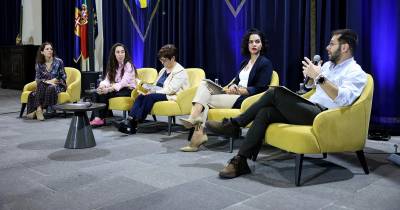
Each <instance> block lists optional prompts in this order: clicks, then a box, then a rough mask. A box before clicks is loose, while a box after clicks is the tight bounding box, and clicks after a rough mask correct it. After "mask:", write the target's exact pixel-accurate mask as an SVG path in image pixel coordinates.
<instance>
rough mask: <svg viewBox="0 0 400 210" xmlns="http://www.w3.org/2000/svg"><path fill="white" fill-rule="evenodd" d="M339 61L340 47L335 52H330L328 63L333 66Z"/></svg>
mask: <svg viewBox="0 0 400 210" xmlns="http://www.w3.org/2000/svg"><path fill="white" fill-rule="evenodd" d="M339 59H340V45H339V47H338V49H337V50H335V51H334V52H332V54H331V57H330V58H329V60H330V61H332V62H333V63H334V64H337V62H338V61H339Z"/></svg>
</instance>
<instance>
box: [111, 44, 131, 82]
mask: <svg viewBox="0 0 400 210" xmlns="http://www.w3.org/2000/svg"><path fill="white" fill-rule="evenodd" d="M117 47H122V48H124V51H125V58H124V64H123V65H124V68H122V71H121V77H123V76H124V73H125V65H126V63H128V62H130V63H131V64H132V67H133V70H134V71H135V76H137V71H136V68H135V66H134V65H133V62H132V58H131V56H130V55H129V53H128V50H127V49H126V47H125V45H123V44H121V43H115V44H114V45H113V46H112V47H111V50H110V54H109V56H108V61H107V68H106V70H107V73H108V80H110V82H115V75H116V73H117V69H118V61H117V58H116V57H115V49H117Z"/></svg>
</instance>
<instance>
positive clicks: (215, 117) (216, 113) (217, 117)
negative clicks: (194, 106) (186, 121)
mask: <svg viewBox="0 0 400 210" xmlns="http://www.w3.org/2000/svg"><path fill="white" fill-rule="evenodd" d="M270 85H279V75H278V73H276V71H272V76H271V82H270ZM262 94H264V92H263V93H259V94H256V95H253V96H250V97H248V98H246V99H245V100H244V101H243V102H242V105H241V106H240V109H210V110H209V111H208V115H207V120H212V121H222V120H223V119H224V118H231V117H236V116H238V115H240V114H241V113H243V112H244V111H246V110H247V109H248V108H249V107H250V106H251V105H252V104H253V103H254V102H256V101H257V100H258V99H259V98H260V97H261V95H262ZM229 141H230V144H229V145H230V147H229V152H232V151H233V141H234V139H233V138H230V139H229Z"/></svg>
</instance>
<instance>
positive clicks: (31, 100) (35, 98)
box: [26, 82, 65, 114]
mask: <svg viewBox="0 0 400 210" xmlns="http://www.w3.org/2000/svg"><path fill="white" fill-rule="evenodd" d="M57 89H59V90H64V91H65V87H61V88H60V87H58V88H57V86H54V85H49V84H47V83H44V82H39V84H38V85H37V89H36V91H32V92H31V93H30V94H29V96H28V103H27V110H26V111H27V113H28V114H29V113H31V112H33V111H36V109H37V107H39V106H41V107H42V109H46V108H47V107H48V106H53V105H56V104H57V99H58V92H57Z"/></svg>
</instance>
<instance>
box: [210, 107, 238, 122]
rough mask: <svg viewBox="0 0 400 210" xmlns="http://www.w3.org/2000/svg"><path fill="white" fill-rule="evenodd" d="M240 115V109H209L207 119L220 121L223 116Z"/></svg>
mask: <svg viewBox="0 0 400 210" xmlns="http://www.w3.org/2000/svg"><path fill="white" fill-rule="evenodd" d="M238 115H240V109H210V110H209V111H208V115H207V116H208V120H212V121H222V119H224V118H231V117H237V116H238Z"/></svg>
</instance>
